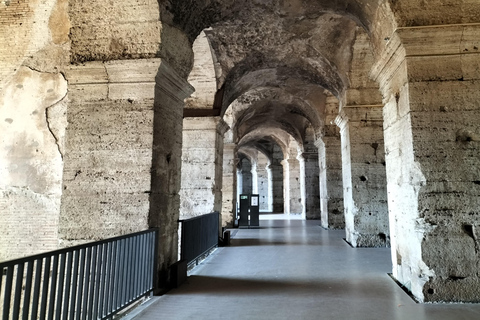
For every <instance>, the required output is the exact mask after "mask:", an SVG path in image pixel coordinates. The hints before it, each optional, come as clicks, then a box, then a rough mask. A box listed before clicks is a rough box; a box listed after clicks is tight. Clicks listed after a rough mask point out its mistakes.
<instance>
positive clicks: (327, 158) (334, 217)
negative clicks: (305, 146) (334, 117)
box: [316, 125, 345, 229]
mask: <svg viewBox="0 0 480 320" xmlns="http://www.w3.org/2000/svg"><path fill="white" fill-rule="evenodd" d="M336 128H338V127H337V126H332V125H329V126H326V128H325V136H324V137H323V140H322V139H321V140H318V141H317V142H316V146H317V147H318V159H319V160H318V161H319V166H320V209H321V215H322V218H321V220H322V227H324V228H328V229H344V228H345V214H344V208H343V182H342V148H341V142H340V132H338V136H337V135H336V134H333V135H332V133H334V132H336V131H338V129H336Z"/></svg>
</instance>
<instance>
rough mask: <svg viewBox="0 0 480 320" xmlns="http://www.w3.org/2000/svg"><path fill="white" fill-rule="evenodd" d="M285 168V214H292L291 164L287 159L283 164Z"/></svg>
mask: <svg viewBox="0 0 480 320" xmlns="http://www.w3.org/2000/svg"><path fill="white" fill-rule="evenodd" d="M281 164H282V167H283V212H284V213H285V214H290V164H289V162H288V160H287V159H284V160H282V162H281Z"/></svg>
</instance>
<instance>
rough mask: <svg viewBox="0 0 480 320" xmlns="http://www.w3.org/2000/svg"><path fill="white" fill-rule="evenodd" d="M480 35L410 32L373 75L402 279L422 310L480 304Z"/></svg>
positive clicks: (397, 37)
mask: <svg viewBox="0 0 480 320" xmlns="http://www.w3.org/2000/svg"><path fill="white" fill-rule="evenodd" d="M479 34H480V26H479V25H450V26H448V25H447V26H435V27H428V28H421V27H419V28H403V29H402V28H400V29H398V30H397V31H396V32H395V33H394V35H393V36H392V37H391V39H390V41H389V43H388V44H387V50H385V53H384V55H383V56H382V57H381V59H380V61H379V62H378V63H377V65H376V66H375V69H374V72H373V75H374V77H375V78H376V80H377V81H378V82H379V83H380V85H381V89H382V93H383V96H384V101H385V108H384V119H385V120H384V121H385V123H384V128H385V148H386V163H387V181H388V204H389V210H390V217H391V219H390V221H391V230H392V262H393V275H394V277H395V278H396V279H397V280H398V281H399V282H401V283H402V284H403V285H405V286H406V287H407V288H408V289H409V290H411V291H412V293H413V295H414V296H415V297H416V298H417V299H418V300H420V301H464V302H479V301H480V292H479V290H478V283H479V281H480V277H479V273H478V266H479V264H480V256H479V254H478V252H479V237H480V232H479V229H478V226H479V225H480V213H479V208H480V197H479V194H480V183H479V181H480V169H479V168H480V158H479V157H478V154H479V151H480V125H479V124H480V112H479V109H480V104H479V103H478V101H479V98H480V86H479V80H480V71H479V70H480V68H479V66H480V51H479V48H480V43H479V40H478V39H479Z"/></svg>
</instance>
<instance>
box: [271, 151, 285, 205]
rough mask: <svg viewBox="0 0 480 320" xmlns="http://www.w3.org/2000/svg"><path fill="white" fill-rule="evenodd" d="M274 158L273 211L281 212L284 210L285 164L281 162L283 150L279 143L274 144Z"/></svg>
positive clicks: (272, 166)
mask: <svg viewBox="0 0 480 320" xmlns="http://www.w3.org/2000/svg"><path fill="white" fill-rule="evenodd" d="M272 158H273V161H272V163H271V164H270V170H272V194H273V212H275V213H279V212H284V197H283V166H282V164H281V161H282V159H283V152H282V150H281V149H280V147H279V146H277V145H274V148H273V157H272Z"/></svg>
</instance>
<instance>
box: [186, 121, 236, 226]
mask: <svg viewBox="0 0 480 320" xmlns="http://www.w3.org/2000/svg"><path fill="white" fill-rule="evenodd" d="M227 129H228V126H227V125H226V124H225V122H224V121H223V120H222V119H221V118H220V117H204V118H185V119H183V145H182V184H181V189H180V218H181V219H188V218H191V217H195V216H199V215H202V214H207V213H210V212H213V211H218V212H220V211H221V208H222V175H223V135H224V133H225V131H226V130H227Z"/></svg>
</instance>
